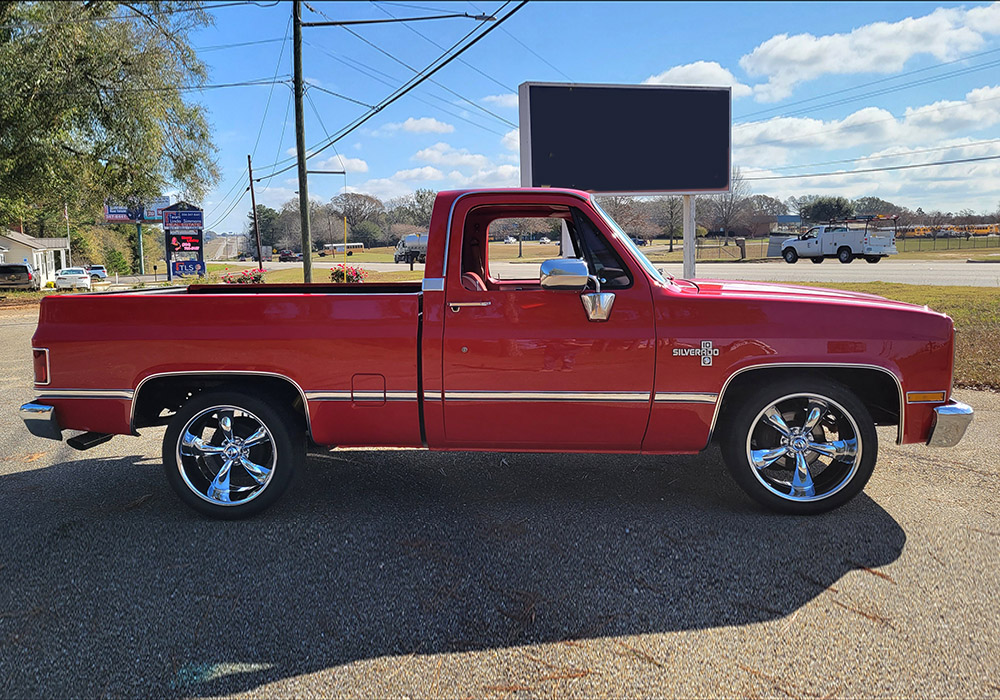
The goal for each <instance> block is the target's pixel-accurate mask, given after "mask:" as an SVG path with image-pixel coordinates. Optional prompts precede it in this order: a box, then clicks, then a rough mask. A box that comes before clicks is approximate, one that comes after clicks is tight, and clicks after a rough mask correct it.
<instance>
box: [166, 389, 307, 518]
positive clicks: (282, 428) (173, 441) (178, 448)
mask: <svg viewBox="0 0 1000 700" xmlns="http://www.w3.org/2000/svg"><path fill="white" fill-rule="evenodd" d="M304 459H305V431H304V430H303V429H302V427H301V425H299V423H298V421H297V420H296V419H294V418H293V417H292V415H291V413H290V411H282V410H280V409H278V408H275V407H273V406H272V405H271V404H270V403H267V402H265V401H263V400H262V399H260V398H257V397H254V396H250V395H249V394H245V393H243V392H238V391H224V390H220V391H211V392H205V393H204V394H200V395H198V396H196V397H194V398H193V399H191V400H190V401H188V402H187V403H186V404H184V406H183V407H181V409H180V410H179V411H177V414H176V415H175V416H174V417H173V419H172V420H171V421H170V423H169V424H168V426H167V430H166V433H165V434H164V436H163V467H164V471H165V472H166V476H167V482H168V483H169V484H170V486H171V488H173V489H174V491H175V492H176V493H177V495H178V496H179V497H180V499H181V500H182V501H184V503H185V504H187V505H188V506H190V507H191V508H193V509H194V510H196V511H198V512H199V513H201V514H202V515H207V516H208V517H210V518H218V519H224V520H234V519H237V518H246V517H249V516H251V515H255V514H257V513H259V512H261V511H262V510H264V509H265V508H267V507H268V506H270V505H271V504H272V503H274V502H275V501H276V500H278V498H279V497H280V496H281V494H282V493H283V492H284V491H285V489H286V488H287V487H288V484H289V483H290V482H291V479H292V475H293V474H294V473H295V471H296V469H298V468H299V467H300V466H301V465H302V463H303V461H304Z"/></svg>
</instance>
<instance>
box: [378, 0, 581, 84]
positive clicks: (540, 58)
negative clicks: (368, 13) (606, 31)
mask: <svg viewBox="0 0 1000 700" xmlns="http://www.w3.org/2000/svg"><path fill="white" fill-rule="evenodd" d="M371 1H372V2H376V1H377V0H371ZM386 4H388V5H396V4H398V3H386ZM469 4H470V5H471V6H472V9H474V10H475V11H476V12H482V10H480V9H479V6H478V5H476V3H474V2H470V3H469ZM503 33H504V34H506V35H507V36H509V37H510V38H511V39H513V40H514V41H516V42H517V43H518V44H520V45H521V47H522V48H523V49H524V50H525V51H527V52H528V53H530V54H531V55H532V56H534V57H535V58H537V59H538V60H539V61H541V62H542V63H544V64H545V65H547V66H548V67H549V68H551V69H552V70H554V71H555V72H556V73H558V74H559V75H561V76H562V77H564V78H566V80H569V81H571V82H572V80H573V79H572V78H571V77H569V76H568V75H566V73H564V72H563V71H561V70H559V69H558V68H557V67H556V66H554V65H553V64H552V63H550V62H549V61H548V60H546V58H545V57H544V56H542V55H541V54H540V53H538V52H537V51H535V50H534V49H533V48H531V47H530V46H528V45H527V44H525V43H524V42H523V41H521V40H520V39H518V38H517V37H516V36H514V34H513V32H511V31H510V30H509V29H507V27H504V28H503ZM512 92H517V91H516V90H513V91H512Z"/></svg>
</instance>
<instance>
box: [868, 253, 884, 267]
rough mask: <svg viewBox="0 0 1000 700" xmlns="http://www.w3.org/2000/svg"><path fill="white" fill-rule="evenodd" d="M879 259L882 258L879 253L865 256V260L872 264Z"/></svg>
mask: <svg viewBox="0 0 1000 700" xmlns="http://www.w3.org/2000/svg"><path fill="white" fill-rule="evenodd" d="M880 260H882V256H881V255H869V256H867V257H866V258H865V262H869V263H871V264H872V265H874V264H875V263H877V262H879V261H880Z"/></svg>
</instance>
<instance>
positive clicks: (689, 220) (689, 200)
mask: <svg viewBox="0 0 1000 700" xmlns="http://www.w3.org/2000/svg"><path fill="white" fill-rule="evenodd" d="M683 218H684V271H683V273H682V274H681V276H682V277H683V278H684V279H691V278H693V277H694V253H695V233H696V229H695V223H694V221H695V217H694V195H690V194H686V195H684V213H683Z"/></svg>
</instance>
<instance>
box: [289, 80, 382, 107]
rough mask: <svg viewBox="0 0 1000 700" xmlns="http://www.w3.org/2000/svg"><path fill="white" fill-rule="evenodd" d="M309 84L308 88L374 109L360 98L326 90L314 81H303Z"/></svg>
mask: <svg viewBox="0 0 1000 700" xmlns="http://www.w3.org/2000/svg"><path fill="white" fill-rule="evenodd" d="M303 82H305V84H306V85H308V86H309V89H310V90H319V91H320V92H325V93H326V94H327V95H333V96H334V97H339V98H340V99H342V100H346V101H347V102H353V103H354V104H356V105H361V106H362V107H367V108H368V109H375V107H374V105H370V104H368V103H367V102H362V101H361V100H356V99H354V98H353V97H348V96H347V95H341V94H340V93H339V92H334V91H333V90H327V89H326V88H325V87H322V86H320V85H317V84H316V83H310V82H309V81H308V80H306V81H303Z"/></svg>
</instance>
